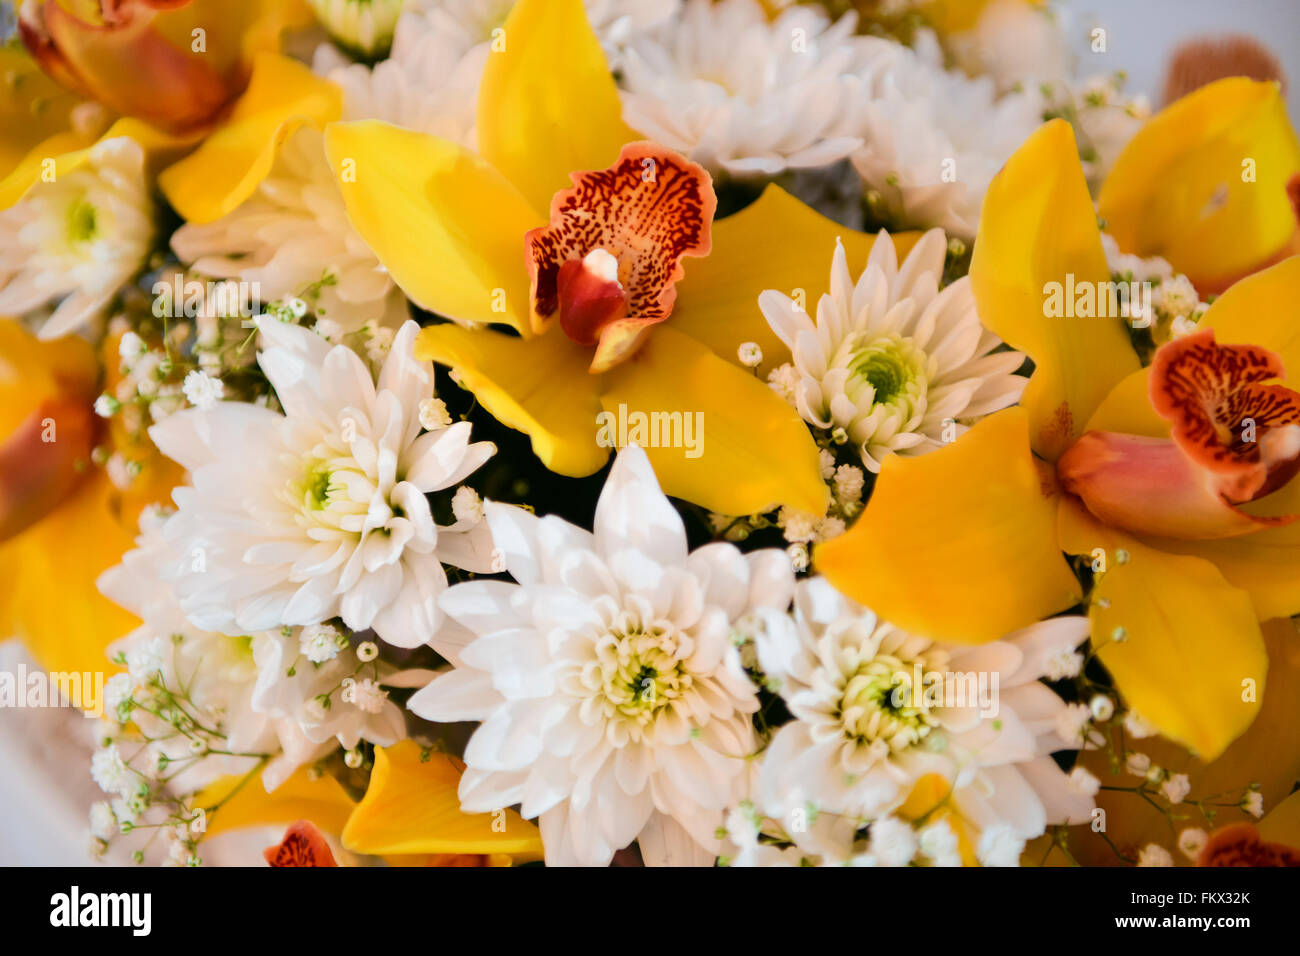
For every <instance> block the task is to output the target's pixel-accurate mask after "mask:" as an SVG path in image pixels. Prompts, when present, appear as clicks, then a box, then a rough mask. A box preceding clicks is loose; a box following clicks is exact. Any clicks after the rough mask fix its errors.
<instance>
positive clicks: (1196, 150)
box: [1098, 77, 1300, 293]
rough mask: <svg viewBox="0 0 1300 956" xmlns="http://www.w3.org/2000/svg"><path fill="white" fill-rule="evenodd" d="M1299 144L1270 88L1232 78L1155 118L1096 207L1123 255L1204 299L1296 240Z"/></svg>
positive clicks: (1191, 95) (1122, 158) (1140, 133)
mask: <svg viewBox="0 0 1300 956" xmlns="http://www.w3.org/2000/svg"><path fill="white" fill-rule="evenodd" d="M1297 173H1300V141H1298V140H1297V139H1296V134H1295V130H1293V129H1292V128H1291V124H1290V122H1289V120H1288V119H1287V113H1286V102H1285V101H1284V99H1283V98H1282V94H1281V92H1280V90H1279V89H1278V86H1277V84H1276V83H1269V82H1261V81H1257V80H1251V79H1248V78H1246V77H1229V78H1227V79H1223V80H1218V81H1216V82H1214V83H1210V84H1208V85H1207V86H1203V87H1201V88H1200V89H1198V90H1196V91H1194V92H1192V93H1189V94H1188V95H1187V96H1184V97H1183V98H1182V99H1180V100H1178V101H1177V102H1175V103H1173V104H1171V105H1170V106H1168V107H1166V108H1165V109H1163V110H1161V111H1160V113H1158V114H1157V115H1156V116H1154V117H1152V119H1151V120H1150V121H1149V122H1147V123H1146V124H1145V125H1144V126H1143V127H1142V129H1141V130H1139V131H1138V133H1137V135H1136V136H1134V137H1133V139H1131V140H1130V141H1129V143H1128V145H1127V146H1126V147H1125V148H1124V151H1123V152H1122V153H1121V154H1120V156H1119V159H1117V160H1116V161H1115V165H1114V167H1113V168H1112V169H1111V171H1110V174H1109V175H1108V176H1107V177H1106V182H1105V183H1104V184H1103V185H1102V188H1101V194H1100V196H1099V198H1098V209H1099V211H1100V213H1101V215H1102V217H1103V218H1104V219H1105V220H1106V230H1107V232H1109V233H1110V234H1111V235H1112V236H1114V237H1115V241H1116V242H1117V243H1118V244H1119V247H1120V249H1121V250H1123V251H1124V252H1127V253H1132V254H1134V255H1139V256H1160V257H1162V258H1164V259H1168V260H1169V262H1170V263H1171V264H1172V265H1173V266H1174V268H1175V269H1177V270H1179V271H1180V272H1185V273H1186V274H1187V275H1188V277H1189V278H1190V279H1191V280H1192V281H1193V282H1194V283H1196V284H1197V286H1198V287H1200V288H1201V290H1202V292H1203V293H1204V292H1205V291H1207V290H1208V291H1215V290H1217V289H1221V288H1223V287H1224V286H1225V285H1226V284H1227V283H1228V282H1230V281H1231V280H1232V279H1233V278H1235V277H1236V276H1239V275H1242V274H1244V273H1246V272H1249V271H1250V270H1252V269H1255V268H1258V267H1260V266H1261V265H1262V264H1264V263H1265V262H1267V261H1269V260H1270V259H1271V258H1273V257H1275V256H1277V255H1278V254H1279V253H1281V252H1282V251H1283V250H1284V249H1285V248H1286V246H1287V244H1288V242H1289V241H1290V239H1291V237H1292V236H1293V235H1294V234H1295V232H1296V219H1295V213H1294V211H1293V209H1292V207H1291V203H1290V201H1289V200H1288V198H1287V190H1286V187H1287V181H1288V180H1290V178H1291V177H1292V176H1294V175H1296V174H1297Z"/></svg>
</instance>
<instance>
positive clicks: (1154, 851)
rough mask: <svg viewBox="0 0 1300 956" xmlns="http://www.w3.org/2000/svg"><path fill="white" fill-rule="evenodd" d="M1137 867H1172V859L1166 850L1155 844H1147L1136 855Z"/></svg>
mask: <svg viewBox="0 0 1300 956" xmlns="http://www.w3.org/2000/svg"><path fill="white" fill-rule="evenodd" d="M1137 865H1138V866H1173V865H1174V857H1173V854H1171V853H1170V852H1169V851H1168V850H1166V849H1165V848H1164V847H1162V846H1160V845H1159V844H1156V843H1148V844H1147V845H1146V846H1144V847H1143V848H1142V852H1141V853H1139V854H1138V861H1137Z"/></svg>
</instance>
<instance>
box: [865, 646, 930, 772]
mask: <svg viewBox="0 0 1300 956" xmlns="http://www.w3.org/2000/svg"><path fill="white" fill-rule="evenodd" d="M941 674H942V672H941V671H936V670H934V669H931V668H927V666H926V663H925V662H924V661H920V660H903V659H901V658H899V657H895V656H893V655H892V654H878V655H876V656H875V657H873V658H871V659H870V660H867V661H864V662H862V663H861V664H859V665H858V668H857V670H856V671H855V672H853V673H852V674H850V675H849V677H848V679H847V680H846V682H845V684H844V690H843V693H842V694H841V697H840V714H839V716H840V721H841V723H842V724H843V726H844V735H845V737H847V738H848V739H850V740H855V741H857V742H858V743H860V744H865V745H868V746H870V745H872V744H875V743H876V742H877V741H881V742H883V743H884V744H885V745H887V746H888V747H889V749H890V750H891V751H893V752H895V753H898V752H901V751H903V750H907V749H908V748H909V747H913V746H915V745H916V744H918V743H920V742H921V741H923V740H924V739H925V738H926V737H927V736H929V734H930V732H931V731H932V730H933V729H934V728H935V727H937V726H938V724H939V721H938V718H937V717H936V716H935V714H934V713H933V712H932V708H931V707H930V705H929V703H928V702H927V700H926V696H925V693H924V690H925V684H926V683H927V675H931V676H930V677H929V680H931V681H932V680H934V679H935V677H936V676H938V675H941ZM918 676H919V677H920V681H921V684H920V686H917V678H918Z"/></svg>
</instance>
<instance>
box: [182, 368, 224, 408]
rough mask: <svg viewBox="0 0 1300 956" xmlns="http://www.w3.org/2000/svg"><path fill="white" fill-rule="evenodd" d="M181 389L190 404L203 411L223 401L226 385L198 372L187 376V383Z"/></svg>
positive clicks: (204, 373)
mask: <svg viewBox="0 0 1300 956" xmlns="http://www.w3.org/2000/svg"><path fill="white" fill-rule="evenodd" d="M181 387H182V389H183V391H184V392H185V397H186V398H187V399H189V402H190V404H191V405H193V406H194V407H195V408H198V409H202V410H206V409H209V408H211V407H212V406H213V405H215V404H216V403H217V402H219V401H221V397H222V395H223V394H224V393H225V390H226V386H225V383H224V382H222V381H221V379H219V378H213V377H212V376H211V375H208V374H207V373H206V372H202V371H197V370H196V371H192V372H190V373H189V374H188V375H186V376H185V383H184V384H183V385H182V386H181Z"/></svg>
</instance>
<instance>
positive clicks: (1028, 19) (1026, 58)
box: [946, 0, 1071, 90]
mask: <svg viewBox="0 0 1300 956" xmlns="http://www.w3.org/2000/svg"><path fill="white" fill-rule="evenodd" d="M1060 13H1061V11H1059V10H1057V9H1053V8H1052V7H1049V6H1047V5H1046V4H1043V5H1039V4H1035V3H1026V2H1025V0H993V2H992V3H989V4H988V5H987V6H986V7H985V9H984V11H983V12H982V13H981V14H980V16H979V19H978V20H977V21H976V23H975V25H974V26H973V27H972V28H971V29H970V30H966V31H963V32H962V33H958V34H953V35H951V36H949V37H947V40H946V42H947V44H948V47H949V49H950V50H951V51H952V53H953V56H954V58H955V59H956V60H957V62H958V63H959V64H961V66H962V67H963V68H964V69H966V70H967V72H969V73H972V74H975V73H987V74H989V75H990V76H992V77H993V79H994V80H995V81H996V82H997V84H998V87H999V88H1000V89H1004V90H1006V89H1011V88H1012V87H1014V86H1016V85H1017V84H1019V85H1021V86H1028V85H1030V84H1032V83H1043V82H1048V83H1051V82H1059V81H1062V80H1067V79H1069V76H1070V60H1071V56H1070V49H1069V43H1068V41H1067V39H1066V35H1065V31H1064V30H1063V29H1062V25H1061V22H1060V20H1059V16H1060Z"/></svg>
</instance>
